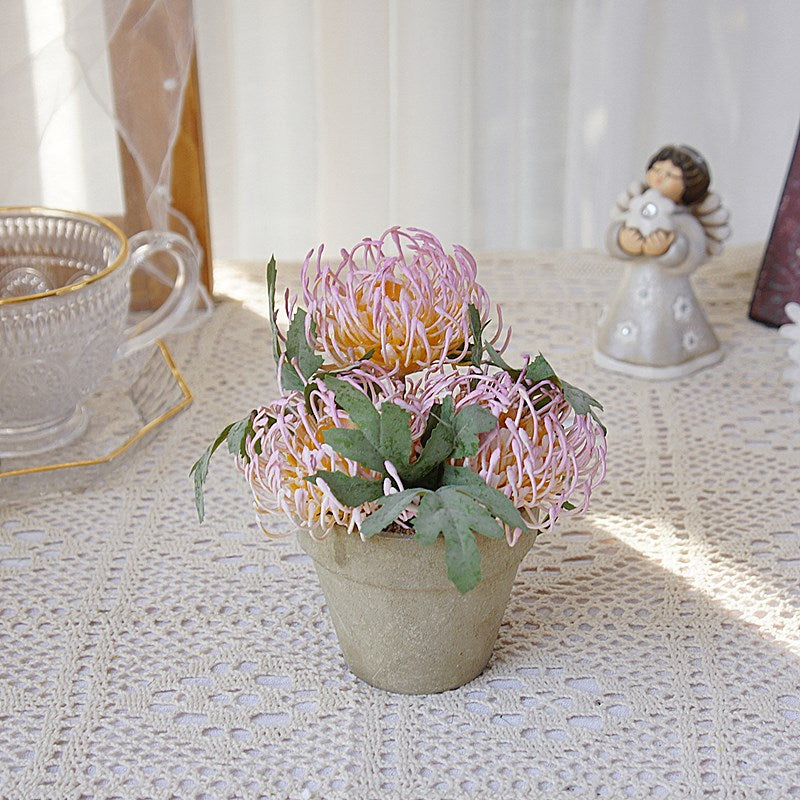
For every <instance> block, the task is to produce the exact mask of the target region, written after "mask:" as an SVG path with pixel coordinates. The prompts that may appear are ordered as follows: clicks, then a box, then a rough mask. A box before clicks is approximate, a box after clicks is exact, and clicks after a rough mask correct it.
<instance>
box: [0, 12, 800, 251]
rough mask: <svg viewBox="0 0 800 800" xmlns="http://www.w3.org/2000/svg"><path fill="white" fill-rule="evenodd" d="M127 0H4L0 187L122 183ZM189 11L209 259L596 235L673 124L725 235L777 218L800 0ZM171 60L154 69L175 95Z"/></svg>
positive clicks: (764, 228) (65, 202) (6, 192)
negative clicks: (392, 237) (121, 26)
mask: <svg viewBox="0 0 800 800" xmlns="http://www.w3.org/2000/svg"><path fill="white" fill-rule="evenodd" d="M131 2H132V0H0V23H2V24H0V112H2V114H3V124H2V125H0V176H2V180H0V203H2V204H30V203H47V204H50V205H60V206H64V207H75V208H77V207H82V208H85V209H87V210H99V211H101V212H113V211H115V210H116V206H118V205H119V204H120V202H121V200H120V192H119V180H118V177H117V175H116V173H117V171H118V164H117V158H118V155H117V141H116V131H115V128H114V125H113V121H114V120H113V119H109V116H108V115H109V113H112V114H113V105H114V103H113V102H112V100H111V97H110V81H109V80H108V77H107V72H108V67H107V63H106V61H107V59H106V58H104V48H105V40H106V37H107V36H108V35H109V31H108V30H107V28H108V27H109V20H110V19H111V20H113V19H118V18H121V16H122V15H123V13H124V12H125V10H126V9H127V8H128V7H129V5H130V3H131ZM170 3H171V0H152V6H153V9H152V10H153V11H156V10H157V11H158V13H159V14H165V15H167V17H168V16H169V13H170ZM173 9H174V6H173ZM194 10H195V21H196V29H197V36H198V52H199V66H200V81H201V93H202V106H203V122H204V129H205V144H206V157H207V176H208V183H209V194H210V202H211V222H212V236H213V240H214V242H213V243H214V252H215V254H216V255H218V256H223V257H233V258H259V259H260V258H265V257H267V256H268V255H269V254H270V253H272V252H274V253H275V254H276V256H278V257H279V258H282V259H286V258H291V259H296V258H300V257H302V256H303V255H304V254H305V252H306V251H307V250H308V249H310V248H311V247H313V246H315V245H316V244H317V243H319V242H322V241H324V242H327V243H328V245H329V247H330V248H332V249H333V251H334V252H335V251H336V250H337V249H338V248H339V247H340V246H346V245H349V244H352V243H353V242H355V241H357V240H358V239H360V238H361V237H362V236H365V235H377V234H379V233H381V232H382V231H383V230H384V229H385V228H386V227H388V226H390V225H394V224H401V225H405V226H419V227H425V228H428V229H430V230H432V231H434V232H435V233H436V234H438V235H439V236H440V237H441V238H442V239H443V240H444V241H446V242H460V243H463V244H465V245H467V246H468V247H471V248H475V249H486V248H505V249H531V248H546V247H570V248H572V247H601V246H602V236H603V229H604V227H605V224H606V220H607V218H608V212H609V209H610V207H611V205H612V203H613V201H614V198H615V197H616V195H617V194H618V193H619V192H620V191H621V190H622V188H623V187H624V186H626V185H627V183H628V182H629V181H630V180H632V179H633V178H635V177H639V176H641V174H642V172H643V169H644V166H645V161H646V159H647V158H648V157H649V156H650V155H651V154H652V153H653V152H655V151H656V150H657V149H658V148H659V147H660V146H661V145H662V144H665V143H669V142H675V143H681V142H685V143H687V144H691V145H694V146H695V147H697V148H698V149H699V150H700V151H701V152H702V153H704V155H705V156H706V157H707V159H708V161H709V163H710V164H711V168H712V173H713V186H714V188H715V189H716V190H717V191H718V192H719V193H721V194H722V195H723V197H724V198H725V199H726V201H727V203H728V205H729V206H730V208H731V210H732V214H733V228H734V241H738V242H747V241H758V240H764V239H765V238H766V236H767V235H768V233H769V227H770V224H771V220H772V217H773V215H774V211H775V207H776V203H777V200H778V197H779V195H780V192H781V189H782V185H783V180H784V175H785V171H786V168H787V165H788V163H789V158H790V156H791V153H792V150H793V146H794V141H795V137H796V134H797V123H798V111H800V102H798V101H800V69H798V66H799V62H798V57H797V52H798V44H797V43H798V41H800V6H799V5H798V3H797V2H796V0H194ZM146 16H147V18H148V19H151V18H155V14H151V13H147V14H146ZM166 27H167V29H165V30H164V31H162V33H163V34H164V35H166V34H167V33H169V30H168V28H169V26H166ZM145 29H146V28H142V29H141V30H139V32H138V35H140V36H144V35H145V33H144V31H145ZM152 33H153V32H152V31H151V30H150V29H147V34H146V35H148V36H150V35H152ZM156 33H158V32H156ZM159 35H160V34H159ZM176 52H177V50H176ZM89 56H91V58H90V57H89ZM134 67H135V65H134ZM86 70H89V71H90V72H91V74H90V75H89V78H90V81H89V85H90V87H91V88H90V90H87V85H86V81H85V78H86ZM104 70H105V71H104ZM104 76H105V77H104ZM182 76H185V71H183V72H181V71H180V70H178V71H177V72H176V74H175V76H174V78H171V79H170V80H167V81H165V82H164V88H163V92H165V93H171V96H172V98H173V99H174V100H175V101H176V102H177V101H179V100H180V89H181V86H182V84H181V80H182ZM155 100H160V101H161V102H163V98H154V101H155ZM109 109H111V111H109ZM167 184H168V181H167V182H166V183H165V185H167Z"/></svg>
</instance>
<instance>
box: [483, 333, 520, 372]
mask: <svg viewBox="0 0 800 800" xmlns="http://www.w3.org/2000/svg"><path fill="white" fill-rule="evenodd" d="M483 346H484V348H485V349H486V352H487V353H488V354H489V361H490V362H491V363H492V364H494V365H495V366H496V367H499V368H500V369H503V370H505V371H506V372H507V373H508V374H509V375H510V376H511V377H512V378H513V379H514V380H516V379H517V378H519V376H520V373H521V372H522V370H519V369H514V368H513V367H511V366H509V365H508V364H506V362H505V361H503V358H502V356H501V355H500V353H498V352H497V350H495V349H494V347H492V345H490V344H489V342H484V344H483Z"/></svg>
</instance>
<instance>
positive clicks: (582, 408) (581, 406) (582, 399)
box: [561, 380, 603, 419]
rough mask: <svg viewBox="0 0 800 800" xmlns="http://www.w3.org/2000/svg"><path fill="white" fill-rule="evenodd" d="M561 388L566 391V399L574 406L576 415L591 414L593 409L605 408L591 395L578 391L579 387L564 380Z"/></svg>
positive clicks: (581, 390)
mask: <svg viewBox="0 0 800 800" xmlns="http://www.w3.org/2000/svg"><path fill="white" fill-rule="evenodd" d="M561 387H562V389H563V390H564V399H565V400H566V401H567V402H568V403H569V404H570V406H572V409H573V411H574V412H575V413H576V414H581V415H583V414H591V412H592V407H594V408H599V409H600V410H601V411H602V410H603V406H601V405H600V403H598V402H597V400H595V399H594V397H592V396H591V395H590V394H587V393H586V392H584V391H583V389H578V387H577V386H573V385H572V384H571V383H567V382H566V381H563V380H562V381H561ZM595 419H596V417H595Z"/></svg>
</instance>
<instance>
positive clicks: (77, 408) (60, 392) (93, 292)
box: [0, 208, 199, 458]
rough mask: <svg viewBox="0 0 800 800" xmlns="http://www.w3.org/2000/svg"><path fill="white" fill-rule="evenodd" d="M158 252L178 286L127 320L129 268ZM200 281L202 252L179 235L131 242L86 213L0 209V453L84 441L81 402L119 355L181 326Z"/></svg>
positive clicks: (151, 235)
mask: <svg viewBox="0 0 800 800" xmlns="http://www.w3.org/2000/svg"><path fill="white" fill-rule="evenodd" d="M157 252H165V253H167V254H168V255H169V256H171V257H172V258H173V259H174V261H175V263H176V266H177V278H176V280H175V285H174V288H173V289H172V291H171V293H170V295H169V296H168V298H167V300H166V301H165V302H164V303H163V304H162V305H161V307H160V308H158V309H157V310H156V311H155V312H153V313H152V314H151V315H149V316H148V317H147V318H146V319H145V320H143V321H141V322H139V323H138V324H137V325H135V326H130V325H129V324H128V317H129V313H128V312H129V305H130V277H131V273H132V272H133V271H134V270H135V269H137V268H139V267H140V266H142V265H143V264H145V262H147V261H148V259H150V258H151V257H152V256H153V255H154V254H155V253H157ZM198 281H199V264H198V260H197V255H196V253H195V251H194V250H193V248H192V247H191V245H190V244H189V243H188V242H187V241H186V239H184V238H183V237H182V236H180V235H178V234H176V233H166V232H164V233H162V232H156V231H144V232H142V233H138V234H136V235H135V236H132V237H131V238H130V240H129V239H128V238H127V237H126V236H125V234H124V233H122V231H121V230H119V228H117V227H116V226H115V225H113V224H112V223H111V222H109V221H108V220H105V219H102V218H101V217H96V216H92V215H90V214H83V213H76V212H71V211H59V210H55V209H43V208H0V458H2V457H10V456H20V455H34V454H36V453H42V452H46V451H48V450H51V449H54V448H56V447H60V446H63V445H65V444H68V443H69V442H71V441H73V440H74V439H76V438H78V437H79V436H80V435H81V434H82V433H83V432H84V431H85V429H86V426H87V424H88V421H89V420H88V416H87V413H86V412H85V410H84V409H83V406H82V405H81V403H82V401H83V400H84V399H85V398H86V397H88V396H89V395H90V394H92V392H94V391H95V390H96V389H97V388H98V387H99V386H100V385H101V384H102V382H103V379H104V378H105V377H106V375H107V373H108V372H109V370H110V369H111V366H112V364H113V363H114V361H115V359H117V358H121V357H123V356H125V355H126V354H128V353H130V352H132V351H134V350H136V349H138V348H141V347H144V346H146V345H148V344H150V343H152V342H153V341H154V340H155V339H157V338H159V337H160V336H163V335H164V334H166V333H167V332H168V331H169V330H170V329H172V328H174V327H175V325H176V324H177V323H178V322H179V320H180V318H181V317H183V316H184V314H185V313H186V311H187V310H188V309H189V308H190V307H192V306H193V305H194V302H195V299H196V297H197V289H198Z"/></svg>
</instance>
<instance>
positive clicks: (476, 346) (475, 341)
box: [469, 303, 485, 367]
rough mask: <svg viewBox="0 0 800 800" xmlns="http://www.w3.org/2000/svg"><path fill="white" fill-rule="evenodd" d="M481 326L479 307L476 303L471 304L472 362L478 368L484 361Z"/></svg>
mask: <svg viewBox="0 0 800 800" xmlns="http://www.w3.org/2000/svg"><path fill="white" fill-rule="evenodd" d="M484 327H485V326H483V325H481V315H480V312H479V311H478V307H477V306H476V305H475V304H474V303H470V304H469V328H470V331H471V332H472V348H471V350H470V361H471V362H472V363H473V364H474V365H475V366H476V367H479V366H480V365H481V361H482V360H483V329H484Z"/></svg>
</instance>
